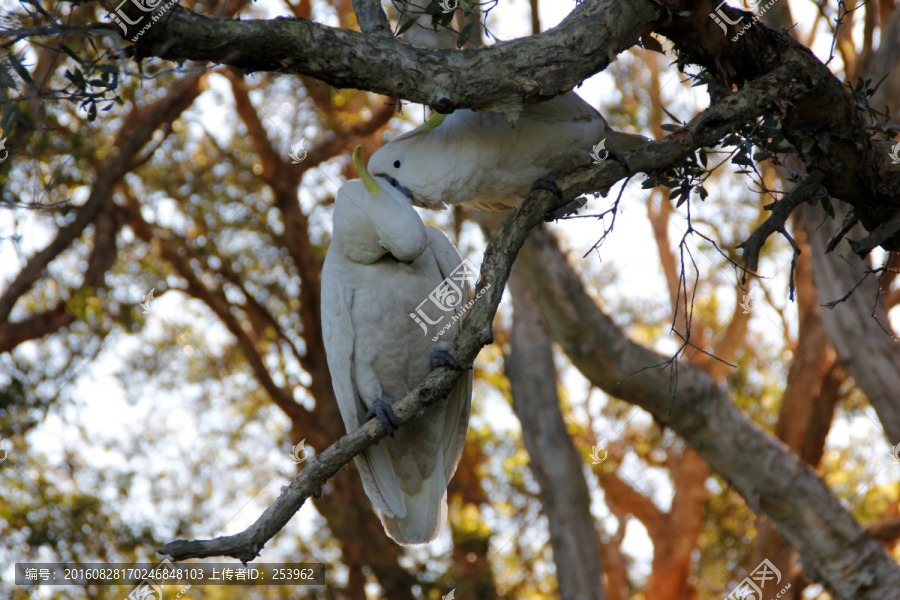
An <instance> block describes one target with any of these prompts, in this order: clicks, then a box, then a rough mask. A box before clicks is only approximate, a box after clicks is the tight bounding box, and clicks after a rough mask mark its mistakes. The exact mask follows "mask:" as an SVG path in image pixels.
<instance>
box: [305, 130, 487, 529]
mask: <svg viewBox="0 0 900 600" xmlns="http://www.w3.org/2000/svg"><path fill="white" fill-rule="evenodd" d="M353 159H354V162H355V163H356V168H357V170H358V171H359V173H360V176H361V177H362V179H361V180H360V179H355V180H352V181H348V182H347V183H345V184H344V185H343V186H341V188H340V190H338V194H337V199H336V201H335V206H334V233H333V235H332V240H331V247H330V248H329V249H328V254H327V255H326V257H325V265H324V267H323V269H322V330H323V335H324V338H325V352H326V355H327V357H328V368H329V370H330V371H331V381H332V385H333V387H334V394H335V396H336V398H337V401H338V404H339V407H340V411H341V417H343V420H344V425H345V426H346V428H347V431H348V432H350V431H353V430H354V429H356V428H358V427H359V426H360V425H362V424H363V423H365V421H366V420H367V419H370V418H373V417H375V418H378V420H379V421H381V422H382V423H383V424H384V426H385V427H386V428H387V429H388V431H390V432H391V437H390V438H384V439H383V440H381V442H379V443H378V444H377V445H375V446H371V447H370V448H368V449H367V450H366V451H365V452H364V453H362V454H360V455H358V456H356V459H355V460H356V466H357V468H358V469H359V473H360V476H361V477H362V482H363V488H364V489H365V491H366V495H367V496H368V497H369V499H370V500H371V501H372V504H373V505H374V506H375V509H376V511H377V513H378V516H379V517H380V518H381V522H382V524H383V525H384V530H385V532H386V533H387V534H388V535H389V536H390V537H391V538H392V539H393V540H394V541H396V542H397V543H400V544H423V543H426V542H430V541H431V540H433V539H434V538H435V537H437V535H438V533H439V532H440V530H441V527H442V526H443V524H444V521H445V520H446V518H447V484H448V483H449V482H450V478H451V477H452V476H453V473H454V472H455V471H456V466H457V465H458V464H459V459H460V456H461V455H462V450H463V443H464V442H465V437H466V430H467V429H468V424H469V407H470V405H471V401H472V371H468V372H466V373H464V374H463V375H462V376H460V378H459V379H458V380H457V382H456V385H455V386H454V387H453V389H452V391H451V392H450V395H449V397H448V398H447V399H446V400H444V401H441V402H440V403H438V404H436V405H434V406H432V407H431V408H430V409H429V410H427V411H426V412H425V413H424V414H422V415H421V416H419V417H417V418H416V419H415V420H413V421H411V422H409V423H407V424H406V425H405V426H404V427H403V428H401V429H397V427H398V423H397V419H396V417H395V415H394V412H393V409H392V408H391V404H392V403H394V402H396V401H398V400H400V399H401V398H402V397H403V396H404V395H405V394H406V393H407V392H409V391H410V390H412V389H413V388H414V387H415V386H417V385H418V384H419V383H421V382H422V380H424V379H425V377H426V376H427V375H428V373H429V372H431V370H432V369H433V368H434V367H436V366H438V365H445V366H451V367H454V368H461V367H460V365H459V364H458V363H457V362H456V360H455V359H453V358H452V357H451V356H450V355H449V354H448V353H447V350H448V349H449V347H450V344H451V342H452V341H453V339H454V338H455V336H456V333H457V327H458V323H459V320H458V318H457V319H453V317H454V316H456V317H459V316H460V315H461V312H462V311H463V309H464V305H465V304H466V302H467V301H468V299H469V297H470V295H471V285H470V282H469V280H470V277H469V275H470V273H464V274H463V275H465V276H464V277H460V274H461V266H462V270H465V265H463V261H462V258H461V257H460V255H459V252H458V251H457V250H456V247H455V246H454V245H453V243H452V242H451V241H450V240H449V239H448V238H447V236H445V235H444V234H443V233H441V231H439V230H438V229H435V228H434V227H426V226H425V224H424V223H422V219H421V218H420V217H419V214H418V213H417V212H416V210H415V209H414V208H413V207H412V204H411V203H410V201H409V199H408V198H407V197H406V196H404V195H403V194H401V193H400V192H398V191H397V190H395V189H394V188H393V187H391V186H390V185H389V184H388V183H387V182H385V181H384V180H376V179H374V178H373V177H372V176H371V175H370V174H369V173H368V172H367V171H366V170H365V166H364V165H363V163H362V160H361V158H360V149H359V147H358V146H357V148H356V150H355V151H354V154H353ZM465 264H466V265H467V264H468V263H465ZM463 280H464V281H463ZM448 282H449V283H448ZM433 299H436V300H434V302H433V303H432V300H433ZM423 306H424V308H423ZM422 317H426V318H425V319H424V320H423V318H422ZM439 317H440V318H439ZM426 322H427V324H426Z"/></svg>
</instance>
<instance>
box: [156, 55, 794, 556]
mask: <svg viewBox="0 0 900 600" xmlns="http://www.w3.org/2000/svg"><path fill="white" fill-rule="evenodd" d="M802 81H803V78H802V74H801V73H799V72H797V65H785V66H784V67H782V68H781V69H778V70H776V71H774V72H773V73H770V74H768V75H766V76H764V77H762V78H760V80H759V81H758V82H757V83H755V84H752V85H748V86H747V87H745V88H744V89H742V90H741V91H739V92H737V93H736V94H734V95H732V96H730V97H728V98H727V99H725V100H723V101H722V102H720V103H718V104H715V105H713V106H711V107H710V108H708V109H706V110H705V111H703V112H702V113H700V114H699V115H697V116H696V117H695V118H694V119H693V120H692V121H691V122H690V123H688V124H687V125H686V126H685V127H684V128H682V129H681V130H679V131H677V132H675V133H673V134H671V135H669V136H668V137H666V138H664V139H662V140H659V141H656V142H651V143H649V144H647V145H645V146H642V147H641V148H639V149H637V150H633V151H631V152H626V153H624V154H623V157H624V159H625V161H624V162H625V163H626V164H628V165H630V166H631V168H632V170H631V171H630V172H629V171H626V169H625V167H624V166H623V165H622V164H620V163H618V162H615V161H606V162H604V163H602V164H600V165H596V166H586V167H581V168H578V169H576V170H575V171H573V172H571V173H569V174H568V175H566V176H564V177H561V178H559V179H558V180H557V183H558V184H559V186H560V188H561V189H562V190H563V193H562V197H561V198H557V197H556V196H555V195H553V194H551V193H550V192H547V191H545V190H534V191H532V192H531V193H530V194H529V196H528V199H527V201H526V202H525V204H523V205H522V207H521V208H519V209H518V210H517V211H515V212H512V213H510V214H509V215H508V216H507V218H506V219H505V220H504V221H503V223H502V224H501V225H500V227H499V228H498V229H497V231H496V232H495V233H494V235H493V236H492V237H491V238H490V240H489V242H488V246H487V249H486V251H485V255H484V263H483V264H482V268H481V281H480V283H479V284H478V288H477V290H476V297H479V298H480V299H479V301H478V302H476V303H475V305H474V306H473V307H472V309H471V310H470V311H469V313H468V314H467V315H466V317H465V319H464V320H463V322H462V328H461V331H460V335H459V336H458V337H457V339H456V341H455V342H454V345H453V347H452V349H451V352H452V353H453V355H454V356H455V357H457V359H458V360H460V362H461V363H463V364H469V365H471V364H472V362H473V361H474V360H475V357H476V356H477V354H478V352H479V351H480V350H481V348H483V347H484V346H485V345H487V344H489V343H490V342H491V341H493V331H492V323H493V319H494V314H495V313H496V311H497V307H498V306H499V304H500V298H501V296H502V294H503V289H504V287H505V285H506V281H507V279H508V278H509V273H510V269H511V268H512V263H513V261H514V260H515V257H516V255H517V253H518V252H519V250H520V249H521V248H522V245H523V244H524V242H525V239H526V238H527V237H528V235H529V232H530V231H531V229H533V228H534V227H535V226H536V225H538V224H539V223H542V222H543V219H544V215H546V214H547V213H548V212H550V211H551V210H555V209H557V208H559V207H560V206H562V205H564V204H566V203H568V202H570V201H571V200H572V199H574V198H575V197H577V196H579V195H581V194H583V193H590V192H592V191H594V190H598V189H605V188H608V187H610V186H612V185H614V184H615V183H616V182H617V181H619V180H621V179H622V178H624V177H626V176H628V175H631V174H633V172H634V171H635V170H641V171H646V172H650V171H654V170H658V169H665V168H668V167H670V166H671V165H673V164H676V163H677V162H678V161H680V160H683V159H684V157H685V156H687V155H688V154H690V153H693V152H694V151H695V150H696V148H698V147H701V146H706V145H711V144H713V143H715V142H716V141H717V140H719V139H720V138H721V137H722V136H723V135H725V134H726V133H728V132H729V131H731V130H733V129H734V128H736V127H738V126H740V125H742V124H744V123H745V122H747V121H748V120H751V119H753V118H754V117H755V115H757V114H759V112H760V111H761V110H763V109H764V108H765V107H767V106H769V105H770V104H771V103H772V102H773V101H775V100H776V99H777V98H778V97H779V96H780V95H781V94H782V93H783V89H784V87H789V88H794V89H795V90H796V89H801V90H802V89H803V83H802ZM482 290H483V294H482V295H481V296H478V294H481V292H482ZM458 376H459V372H457V371H453V370H451V369H448V368H446V367H440V368H438V369H436V370H435V371H433V372H432V373H431V374H430V375H429V376H428V377H427V378H426V379H425V381H423V382H422V383H421V384H419V386H418V387H416V388H415V389H414V390H413V391H411V392H410V393H408V394H407V395H406V396H404V397H403V399H401V400H400V401H399V402H397V403H395V404H394V405H393V408H394V412H395V413H396V415H397V418H398V420H399V421H400V424H401V426H402V425H403V424H404V423H407V422H409V420H410V419H412V418H413V417H414V416H415V415H417V414H419V413H420V412H421V411H422V410H423V409H425V408H427V407H429V406H431V405H433V404H435V403H436V402H438V401H439V400H440V399H442V398H445V397H446V395H447V393H448V392H449V391H450V388H451V386H452V385H453V382H454V381H455V380H456V378H457V377H458ZM385 435H386V431H385V429H384V426H383V425H381V424H380V423H378V422H377V421H374V420H373V421H369V422H367V423H366V424H365V425H363V426H362V427H360V428H359V429H357V430H355V431H353V432H351V433H349V434H347V435H346V436H344V437H343V438H341V439H340V440H338V441H337V442H335V443H334V444H333V445H331V446H330V447H328V448H327V449H326V450H325V451H324V452H322V453H321V454H319V455H317V456H316V458H315V459H314V460H313V461H312V462H311V463H310V464H309V465H308V466H307V467H306V468H305V469H304V470H303V471H302V472H301V473H300V474H299V475H297V476H296V477H295V478H294V480H293V481H292V482H291V484H290V486H288V487H287V489H286V490H285V492H284V493H283V494H282V495H281V496H279V497H278V499H277V500H276V501H275V503H274V504H272V505H271V506H269V507H268V508H267V509H266V510H265V511H264V512H263V514H262V515H261V516H260V517H259V518H258V519H257V520H256V522H254V523H253V525H251V526H250V527H249V528H247V529H246V530H244V531H242V532H241V533H238V534H235V535H231V536H223V537H218V538H215V539H212V540H192V541H187V540H175V541H173V542H169V543H168V544H164V545H163V546H161V547H160V548H158V549H157V552H159V553H160V554H163V555H167V556H171V557H172V558H173V559H175V560H183V559H187V558H202V557H209V556H232V557H235V558H239V559H241V560H244V561H249V560H253V559H254V558H256V557H257V556H258V555H259V551H260V550H261V549H262V548H263V546H264V545H265V543H266V542H267V541H269V540H270V539H271V538H272V537H273V536H274V535H275V534H276V533H278V532H279V531H280V530H281V529H282V528H283V527H284V526H285V525H286V524H287V522H288V521H289V520H290V519H291V517H292V516H293V515H294V514H295V513H296V512H297V511H298V510H299V509H300V508H301V507H302V506H303V504H304V503H305V502H306V499H307V498H309V496H310V495H313V494H317V493H318V492H319V490H321V488H322V485H324V483H325V482H326V481H327V480H328V479H329V478H330V477H332V476H333V475H334V474H335V473H337V472H338V470H339V469H340V468H341V467H342V466H344V465H345V464H347V463H348V462H350V460H351V459H352V458H353V457H354V456H356V455H357V454H359V453H360V452H362V451H363V450H365V449H366V448H368V447H369V446H371V445H372V444H374V443H376V442H377V441H378V440H380V439H381V438H383V437H384V436H385Z"/></svg>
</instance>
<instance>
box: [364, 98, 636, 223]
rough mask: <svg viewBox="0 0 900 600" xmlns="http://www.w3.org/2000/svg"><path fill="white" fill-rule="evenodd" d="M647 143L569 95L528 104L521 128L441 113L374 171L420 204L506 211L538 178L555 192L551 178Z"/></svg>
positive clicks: (385, 154) (482, 115)
mask: <svg viewBox="0 0 900 600" xmlns="http://www.w3.org/2000/svg"><path fill="white" fill-rule="evenodd" d="M648 141H649V140H647V138H644V137H642V136H639V135H633V134H628V133H621V132H618V131H613V130H612V129H610V127H609V125H608V124H607V122H606V119H604V118H603V115H601V114H600V113H599V112H597V111H596V110H595V109H594V107H593V106H591V105H590V104H588V103H587V102H585V101H584V100H582V99H581V97H579V96H578V95H577V94H575V93H574V92H568V93H566V94H562V95H560V96H556V97H555V98H553V99H551V100H548V101H546V102H541V103H538V104H532V105H529V106H527V107H526V108H525V110H524V111H523V112H522V113H521V114H520V115H519V119H518V121H516V123H515V125H513V124H512V123H510V122H509V120H508V119H507V118H506V117H505V116H504V115H501V114H497V113H490V112H475V111H472V110H467V109H461V110H457V111H455V112H453V113H452V114H449V115H441V114H436V115H434V116H432V117H431V118H430V119H429V120H428V121H426V122H425V123H424V124H423V125H421V126H420V127H418V128H416V129H413V130H412V131H408V132H407V133H404V134H402V135H399V136H397V137H396V138H394V139H393V140H391V141H390V142H388V143H387V144H385V145H384V146H383V147H382V148H381V149H380V150H378V151H377V152H375V154H373V155H372V158H371V159H370V160H369V171H371V173H372V174H373V175H375V176H376V177H382V178H384V179H385V180H386V181H388V182H389V183H391V185H393V186H394V187H395V188H396V189H398V190H400V191H401V192H402V193H403V194H405V195H406V196H408V197H409V198H410V199H411V200H412V201H413V204H416V205H417V206H422V207H425V208H443V207H444V206H446V205H448V204H453V205H457V204H465V205H467V206H471V207H473V208H478V209H481V210H505V209H509V208H515V207H516V206H519V205H520V204H521V203H522V201H523V200H524V198H525V196H526V195H527V194H528V192H529V190H530V189H531V188H532V184H533V183H534V182H535V181H541V182H543V186H546V185H548V184H549V185H550V186H551V189H552V188H553V187H555V184H551V183H550V181H552V180H550V179H549V178H552V177H555V176H559V175H563V174H565V173H567V172H568V171H571V170H572V169H574V168H575V167H577V166H578V165H582V164H586V163H590V162H592V160H593V161H598V162H599V161H602V160H604V159H605V158H606V157H607V153H606V151H607V150H612V151H613V152H621V151H624V150H630V149H632V148H635V147H637V146H639V145H641V144H645V143H647V142H648ZM557 189H558V188H557Z"/></svg>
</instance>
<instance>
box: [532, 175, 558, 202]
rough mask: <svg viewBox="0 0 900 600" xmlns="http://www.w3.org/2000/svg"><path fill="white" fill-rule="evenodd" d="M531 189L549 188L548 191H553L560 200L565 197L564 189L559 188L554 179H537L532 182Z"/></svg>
mask: <svg viewBox="0 0 900 600" xmlns="http://www.w3.org/2000/svg"><path fill="white" fill-rule="evenodd" d="M531 189H533V190H547V191H548V192H552V193H553V194H554V195H556V197H557V198H559V199H560V200H562V197H563V193H562V190H561V189H560V188H559V186H558V185H556V182H555V181H553V180H552V179H538V180H537V181H535V182H534V183H533V184H532V186H531Z"/></svg>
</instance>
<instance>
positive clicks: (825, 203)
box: [821, 194, 834, 219]
mask: <svg viewBox="0 0 900 600" xmlns="http://www.w3.org/2000/svg"><path fill="white" fill-rule="evenodd" d="M821 202H822V208H823V209H825V213H826V214H827V215H828V216H829V217H831V218H832V219H833V218H834V207H833V206H832V205H831V198H829V196H828V194H825V195H824V196H822V200H821Z"/></svg>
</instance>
